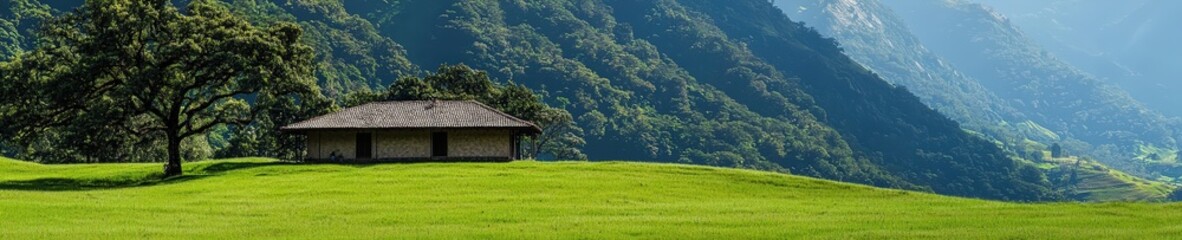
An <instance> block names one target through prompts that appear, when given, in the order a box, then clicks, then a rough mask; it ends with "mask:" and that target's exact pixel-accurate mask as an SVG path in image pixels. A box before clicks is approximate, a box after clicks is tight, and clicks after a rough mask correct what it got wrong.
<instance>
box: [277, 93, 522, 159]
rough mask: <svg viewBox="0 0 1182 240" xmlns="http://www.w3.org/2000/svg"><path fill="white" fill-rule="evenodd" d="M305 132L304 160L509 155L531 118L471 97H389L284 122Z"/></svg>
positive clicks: (513, 155)
mask: <svg viewBox="0 0 1182 240" xmlns="http://www.w3.org/2000/svg"><path fill="white" fill-rule="evenodd" d="M280 131H283V132H285V133H290V134H301V135H305V136H307V155H306V156H305V157H304V158H305V160H307V161H331V160H336V161H343V162H387V161H389V162H401V161H510V160H516V159H520V158H521V139H522V137H524V136H533V135H537V134H540V133H541V129H540V128H538V126H537V125H534V124H533V123H530V122H527V121H524V120H521V119H518V118H516V117H513V116H510V115H509V114H505V113H503V112H500V111H497V110H496V109H493V108H492V107H489V106H487V105H484V104H482V103H479V102H476V101H390V102H376V103H369V104H365V105H361V106H356V107H351V108H347V109H344V110H341V111H340V112H336V113H332V114H328V115H324V116H319V117H315V118H312V119H309V120H306V121H303V122H299V123H295V124H291V125H288V126H284V127H283V128H281V129H280Z"/></svg>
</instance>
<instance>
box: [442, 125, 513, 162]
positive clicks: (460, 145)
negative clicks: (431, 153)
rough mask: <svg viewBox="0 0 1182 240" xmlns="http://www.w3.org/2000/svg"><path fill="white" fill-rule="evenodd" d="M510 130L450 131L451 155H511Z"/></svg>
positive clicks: (449, 145) (449, 149)
mask: <svg viewBox="0 0 1182 240" xmlns="http://www.w3.org/2000/svg"><path fill="white" fill-rule="evenodd" d="M510 134H511V133H510V132H509V130H466V131H452V132H448V134H447V140H448V155H449V156H450V157H510V156H511V154H512V148H511V146H510V144H509V141H510Z"/></svg>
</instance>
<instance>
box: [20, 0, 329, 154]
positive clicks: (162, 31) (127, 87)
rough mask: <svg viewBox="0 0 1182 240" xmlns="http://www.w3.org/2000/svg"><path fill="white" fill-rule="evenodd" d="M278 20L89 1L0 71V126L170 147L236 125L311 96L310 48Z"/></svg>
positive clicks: (194, 5) (203, 6)
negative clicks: (82, 131)
mask: <svg viewBox="0 0 1182 240" xmlns="http://www.w3.org/2000/svg"><path fill="white" fill-rule="evenodd" d="M301 34H302V32H301V29H300V28H299V27H298V26H296V25H294V24H290V23H279V24H274V25H271V26H269V27H265V28H264V27H259V26H254V25H252V24H251V23H249V22H247V21H246V20H245V19H242V18H240V17H237V16H235V15H233V14H231V13H230V12H229V11H228V10H227V9H226V8H225V7H223V6H221V5H219V3H217V2H214V1H207V0H196V1H192V2H191V3H190V4H188V5H187V6H185V7H184V8H183V10H182V9H179V8H178V7H177V6H175V5H173V3H172V1H168V0H95V1H87V2H86V4H85V5H83V6H82V7H81V8H79V9H77V10H75V11H74V12H72V13H69V14H65V15H63V16H60V17H57V18H55V19H53V20H51V21H49V22H47V23H46V24H45V25H44V26H43V27H42V29H41V30H40V32H39V39H38V43H37V47H36V49H35V50H33V51H31V52H28V53H25V54H22V55H20V56H17V57H15V58H14V59H12V60H10V61H8V62H6V63H3V64H0V78H3V79H0V81H4V84H0V85H3V87H0V91H2V92H0V93H3V94H4V95H6V96H3V97H0V103H4V105H3V106H2V107H0V118H3V119H4V120H0V121H3V122H0V123H2V124H4V126H5V127H3V128H4V129H3V130H5V131H4V132H3V133H5V134H9V135H11V136H14V137H16V138H19V137H21V136H29V135H37V134H42V133H41V131H42V130H43V129H46V128H52V127H61V126H84V127H87V128H89V129H92V130H94V131H95V132H94V133H93V134H94V135H99V134H101V133H102V132H104V131H107V132H121V133H129V134H130V135H131V136H142V138H150V137H151V136H159V137H160V138H162V139H163V142H166V143H167V155H168V164H166V165H165V172H164V175H165V177H168V176H175V175H180V174H181V172H182V170H181V161H182V154H181V143H182V141H183V140H185V139H187V138H190V137H194V136H201V135H204V134H205V133H207V132H208V131H210V130H211V129H213V128H215V127H217V126H221V125H227V124H232V125H246V124H249V123H251V122H254V121H255V119H256V118H258V117H260V114H262V113H265V112H266V109H268V108H267V107H264V106H266V105H268V104H269V102H277V101H280V100H284V101H286V100H290V99H293V98H295V99H299V98H301V97H303V96H313V95H315V94H318V89H317V87H316V84H315V80H314V77H313V74H312V71H313V70H312V67H311V66H312V58H313V56H312V55H313V51H312V49H311V48H310V47H308V46H306V45H304V44H301V42H300V36H301Z"/></svg>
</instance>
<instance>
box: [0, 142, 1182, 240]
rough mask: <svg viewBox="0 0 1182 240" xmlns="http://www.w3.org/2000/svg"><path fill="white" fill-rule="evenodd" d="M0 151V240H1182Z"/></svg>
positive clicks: (780, 182) (1036, 222) (1093, 224)
mask: <svg viewBox="0 0 1182 240" xmlns="http://www.w3.org/2000/svg"><path fill="white" fill-rule="evenodd" d="M159 170H160V165H159V164H116V165H68V166H45V165H38V164H31V163H23V162H16V161H11V160H0V239H41V238H50V239H88V238H89V239H127V238H136V239H144V238H147V239H157V238H192V239H241V238H280V239H284V238H288V239H290V238H299V239H345V238H349V239H352V238H383V239H390V238H509V239H520V238H590V239H601V238H674V239H677V238H695V239H734V238H800V237H809V238H836V239H847V238H876V239H877V238H905V239H912V238H932V239H949V238H956V239H963V238H991V239H1012V238H1023V239H1024V238H1056V239H1059V238H1076V239H1096V238H1104V239H1108V238H1125V239H1146V238H1178V237H1182V224H1180V223H1182V205H1179V204H1149V203H1104V204H1080V203H1054V204H1018V203H1002V202H993V201H983V200H973V199H962V198H953V197H944V196H937V195H931V194H924V193H915V192H906V191H898V190H885V189H877V188H870V187H865V186H859V185H853V184H844V183H835V182H831V181H825V180H817V179H811V178H804V177H797V176H790V175H783V174H775V173H767V172H757V171H748V170H733V169H723V168H711V167H697V166H685V165H671V164H643V163H623V162H603V163H583V162H556V163H549V162H528V161H526V162H513V163H458V164H452V163H448V164H444V163H437V164H436V163H428V164H388V165H356V166H353V165H296V164H282V163H276V162H273V161H270V160H266V159H235V160H221V161H206V162H199V163H190V164H188V165H187V170H188V173H189V175H187V176H186V177H182V178H179V179H173V180H169V181H165V182H157V181H155V180H154V179H156V176H157V175H156V172H157V171H159Z"/></svg>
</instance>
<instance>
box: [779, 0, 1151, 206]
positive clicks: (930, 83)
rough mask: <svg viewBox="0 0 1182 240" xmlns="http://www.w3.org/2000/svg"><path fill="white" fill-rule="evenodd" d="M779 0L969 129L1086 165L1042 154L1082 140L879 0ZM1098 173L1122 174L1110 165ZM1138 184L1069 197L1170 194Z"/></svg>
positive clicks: (1020, 152)
mask: <svg viewBox="0 0 1182 240" xmlns="http://www.w3.org/2000/svg"><path fill="white" fill-rule="evenodd" d="M775 3H776V5H777V6H778V7H780V8H781V9H782V10H784V12H785V13H787V14H788V15H789V16H790V17H792V18H794V19H797V20H801V21H803V22H804V23H805V24H806V25H809V26H813V27H815V28H816V29H817V30H818V31H820V32H822V33H823V34H826V35H829V36H833V37H834V38H835V39H837V40H838V41H839V42H841V44H842V47H843V49H845V50H846V51H845V52H846V53H847V54H848V55H850V56H851V57H852V58H854V59H855V60H856V61H858V62H859V63H861V64H863V65H864V66H867V68H869V69H871V70H872V71H874V72H875V73H878V74H879V75H881V76H882V77H883V79H884V80H887V81H890V82H892V83H895V84H898V85H901V86H905V87H907V88H908V89H910V90H912V91H913V92H915V94H916V95H917V96H920V97H921V99H922V100H923V101H924V103H927V104H928V105H930V106H933V107H934V108H935V109H937V110H940V111H941V112H943V113H944V114H946V115H949V116H950V117H952V118H953V119H955V120H957V121H958V122H961V123H963V126H964V127H965V128H966V129H967V130H970V131H973V132H976V133H980V134H981V136H984V137H987V138H989V139H991V140H994V141H996V142H998V143H999V144H1000V145H1002V146H1004V147H1005V148H1006V149H1007V150H1008V151H1011V152H1013V154H1015V155H1016V156H1018V157H1022V158H1026V159H1027V160H1029V161H1032V162H1036V163H1039V165H1040V166H1047V167H1048V168H1047V170H1049V171H1052V172H1053V173H1057V174H1058V175H1062V174H1061V173H1062V172H1065V171H1064V170H1061V168H1052V167H1051V166H1061V167H1062V169H1070V172H1076V169H1079V168H1080V167H1078V166H1076V165H1072V164H1062V163H1064V162H1067V163H1075V162H1076V161H1068V160H1063V159H1052V158H1049V157H1046V156H1044V155H1045V154H1044V151H1047V150H1048V146H1049V145H1051V143H1054V142H1059V141H1075V142H1078V141H1079V140H1077V139H1074V138H1070V137H1064V135H1065V134H1064V133H1061V132H1060V133H1057V132H1054V131H1050V130H1048V129H1046V128H1045V127H1043V126H1042V125H1041V124H1040V123H1039V122H1038V121H1036V120H1034V119H1030V118H1027V117H1026V115H1027V114H1025V113H1023V112H1021V111H1019V110H1018V108H1015V107H1014V106H1011V105H1010V102H1009V101H1006V100H1003V99H1002V98H1000V97H997V94H995V93H994V91H995V90H996V89H989V88H986V87H985V86H983V85H982V83H981V82H980V81H979V80H977V79H975V78H973V77H972V76H968V75H966V74H963V73H961V72H959V71H958V70H957V68H956V66H954V65H953V64H952V63H949V62H948V61H946V60H944V59H942V57H941V56H940V55H938V54H936V53H934V52H932V51H931V50H928V49H927V47H926V46H925V45H924V44H923V42H921V41H920V40H919V39H918V37H916V36H915V35H914V34H912V33H911V30H910V29H909V28H908V26H907V24H906V23H904V22H903V20H902V19H901V18H899V17H898V16H896V15H895V13H894V12H893V11H892V10H891V9H890V8H889V7H887V6H884V5H883V4H882V3H880V2H879V1H876V0H867V1H844V0H779V1H776V2H775ZM1032 114H1034V115H1036V114H1038V113H1037V112H1035V113H1032ZM1067 118H1070V117H1067ZM1061 134H1064V135H1061ZM1067 136H1069V135H1067ZM1079 153H1080V154H1082V153H1085V152H1079ZM1085 170H1090V169H1085ZM1093 172H1097V173H1113V174H1116V173H1117V171H1111V170H1107V169H1106V170H1105V171H1093ZM1114 176H1115V175H1114ZM1093 179H1101V178H1083V179H1082V180H1081V179H1070V178H1062V177H1060V178H1056V177H1052V178H1051V180H1052V182H1055V184H1056V186H1057V187H1058V188H1060V189H1075V188H1074V186H1076V185H1082V186H1095V185H1097V184H1090V183H1088V181H1092V180H1093ZM1103 179H1107V180H1105V181H1098V182H1114V181H1120V182H1126V181H1121V180H1123V179H1127V178H1117V177H1107V176H1106V177H1104V178H1103ZM1142 181H1144V180H1142ZM1133 183H1135V181H1127V184H1099V185H1103V186H1113V187H1115V188H1123V189H1128V190H1129V191H1128V192H1133V193H1134V194H1126V195H1123V196H1119V194H1071V195H1072V196H1076V197H1079V198H1076V199H1079V200H1117V199H1121V197H1129V199H1144V198H1145V197H1136V196H1147V197H1155V198H1158V199H1162V198H1164V197H1165V195H1164V194H1163V193H1162V192H1161V191H1157V190H1156V189H1153V188H1150V189H1149V191H1141V189H1145V188H1137V187H1135V185H1134V184H1133ZM1072 191H1074V190H1072ZM1089 191H1090V190H1089ZM1166 193H1168V191H1167V192H1166Z"/></svg>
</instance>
